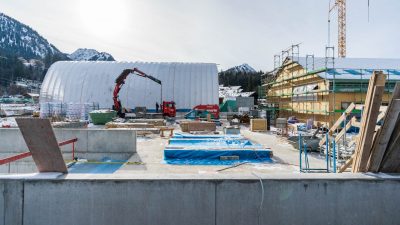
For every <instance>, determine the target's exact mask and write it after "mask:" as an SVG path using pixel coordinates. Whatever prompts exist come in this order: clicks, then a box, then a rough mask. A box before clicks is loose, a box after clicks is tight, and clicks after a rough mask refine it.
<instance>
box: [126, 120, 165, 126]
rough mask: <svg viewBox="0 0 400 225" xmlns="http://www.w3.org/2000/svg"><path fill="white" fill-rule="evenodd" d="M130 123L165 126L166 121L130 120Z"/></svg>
mask: <svg viewBox="0 0 400 225" xmlns="http://www.w3.org/2000/svg"><path fill="white" fill-rule="evenodd" d="M128 122H129V123H148V124H153V125H154V126H165V125H166V123H165V120H164V119H130V120H128Z"/></svg>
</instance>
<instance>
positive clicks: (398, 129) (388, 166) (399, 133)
mask: <svg viewBox="0 0 400 225" xmlns="http://www.w3.org/2000/svg"><path fill="white" fill-rule="evenodd" d="M399 145H400V117H399V118H398V119H397V122H396V126H395V129H394V131H393V134H392V137H391V138H390V141H389V144H388V147H387V149H386V152H385V155H384V156H383V159H382V162H381V165H380V168H379V172H391V171H396V166H397V167H399V161H398V160H394V162H390V161H392V160H393V158H392V157H393V155H395V153H393V152H395V151H399V150H400V148H399ZM397 154H399V153H397ZM393 164H394V165H393ZM398 170H399V168H397V171H398Z"/></svg>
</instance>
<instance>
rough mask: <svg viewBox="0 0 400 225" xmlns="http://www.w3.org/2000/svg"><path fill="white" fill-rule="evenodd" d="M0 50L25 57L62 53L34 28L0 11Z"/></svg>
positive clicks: (43, 56)
mask: <svg viewBox="0 0 400 225" xmlns="http://www.w3.org/2000/svg"><path fill="white" fill-rule="evenodd" d="M0 51H1V52H3V53H6V54H12V55H18V56H21V57H24V58H27V59H31V58H37V59H39V58H42V59H43V58H45V56H47V55H58V54H60V55H62V54H63V53H61V52H60V51H59V50H58V49H57V48H56V47H54V46H53V45H52V44H50V43H49V42H48V41H47V40H46V39H45V38H43V37H42V36H41V35H39V34H38V33H37V32H36V31H35V30H33V29H32V28H30V27H29V26H27V25H25V24H23V23H20V22H18V21H17V20H15V19H13V18H11V17H9V16H7V15H4V14H3V13H0Z"/></svg>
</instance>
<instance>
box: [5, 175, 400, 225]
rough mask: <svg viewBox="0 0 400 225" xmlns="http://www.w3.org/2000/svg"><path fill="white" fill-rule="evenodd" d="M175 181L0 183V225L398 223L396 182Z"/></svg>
mask: <svg viewBox="0 0 400 225" xmlns="http://www.w3.org/2000/svg"><path fill="white" fill-rule="evenodd" d="M174 177H175V178H173V179H172V178H171V179H168V178H165V179H147V178H142V179H120V180H110V179H105V180H104V179H90V180H69V179H62V180H59V179H56V180H18V181H16V180H0V191H2V193H4V194H3V195H2V196H0V215H2V216H3V218H4V220H0V225H1V224H16V225H17V224H32V225H35V224H38V225H39V224H40V225H45V224H59V225H62V224H65V225H70V224H84V225H89V224H93V225H94V224H96V225H101V224H173V225H187V224H191V225H196V224H199V225H201V224H216V225H232V224H238V225H241V224H243V225H252V224H254V225H255V224H296V225H297V224H307V225H313V224H316V225H320V224H341V225H345V224H352V225H353V224H364V225H365V224H366V225H368V224H371V225H375V224H385V225H390V224H399V223H400V214H399V213H398V210H397V209H398V206H399V204H400V192H399V190H400V180H398V179H392V180H389V179H375V178H371V179H281V178H274V179H265V178H263V179H262V181H260V180H259V179H254V178H253V179H189V178H187V179H180V178H178V177H179V176H176V175H175V176H174ZM261 187H263V188H264V195H263V193H262V188H261ZM261 202H262V203H263V204H262V205H260V204H261ZM260 207H261V210H260Z"/></svg>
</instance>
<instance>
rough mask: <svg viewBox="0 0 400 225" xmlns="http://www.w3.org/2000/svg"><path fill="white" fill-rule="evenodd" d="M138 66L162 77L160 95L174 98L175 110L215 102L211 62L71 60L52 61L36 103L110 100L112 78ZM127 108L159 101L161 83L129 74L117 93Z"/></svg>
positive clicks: (215, 82) (105, 104)
mask: <svg viewBox="0 0 400 225" xmlns="http://www.w3.org/2000/svg"><path fill="white" fill-rule="evenodd" d="M135 67H136V68H138V69H140V70H142V71H143V72H145V73H147V74H149V75H152V76H154V77H156V78H158V79H160V80H161V81H162V98H163V100H165V101H174V102H175V103H176V107H177V109H178V110H181V111H187V110H189V109H192V108H193V107H194V106H196V105H199V104H218V70H217V65H216V64H214V63H153V62H82V61H81V62H73V61H62V62H56V63H54V64H53V65H52V66H51V67H50V68H49V70H48V71H47V73H46V76H45V78H44V80H43V83H42V87H41V91H40V103H44V102H65V103H90V102H97V103H99V106H100V108H110V107H111V106H112V104H113V101H112V92H113V89H114V86H115V79H116V78H117V77H118V75H120V74H121V72H122V71H123V70H124V69H128V68H135ZM119 97H120V99H121V102H122V105H123V106H124V107H127V108H134V107H136V106H145V107H147V108H148V109H154V108H155V105H156V102H158V103H159V104H160V101H161V86H160V85H159V84H157V83H155V82H153V81H151V80H149V79H146V78H143V77H139V76H135V75H130V76H128V77H127V79H126V81H125V85H124V86H123V87H122V90H121V92H120V94H119Z"/></svg>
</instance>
